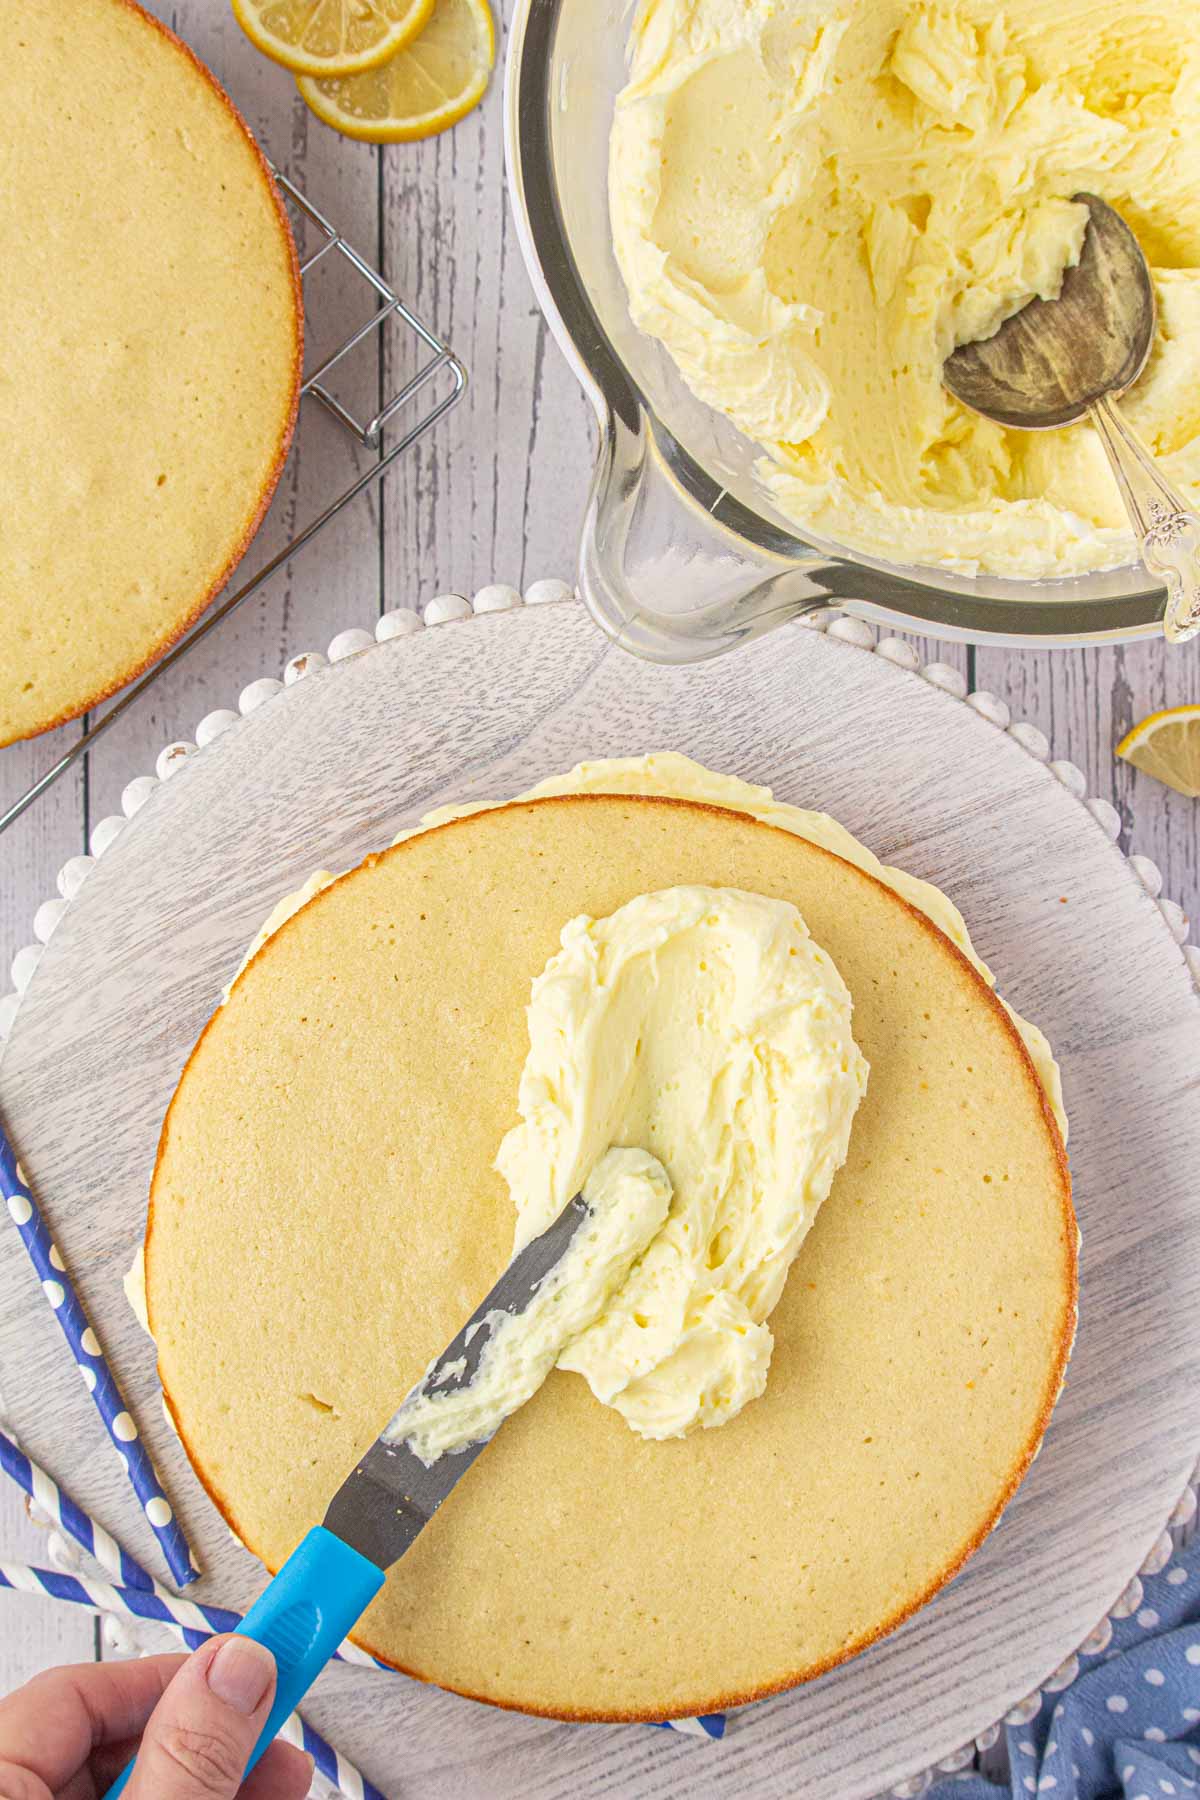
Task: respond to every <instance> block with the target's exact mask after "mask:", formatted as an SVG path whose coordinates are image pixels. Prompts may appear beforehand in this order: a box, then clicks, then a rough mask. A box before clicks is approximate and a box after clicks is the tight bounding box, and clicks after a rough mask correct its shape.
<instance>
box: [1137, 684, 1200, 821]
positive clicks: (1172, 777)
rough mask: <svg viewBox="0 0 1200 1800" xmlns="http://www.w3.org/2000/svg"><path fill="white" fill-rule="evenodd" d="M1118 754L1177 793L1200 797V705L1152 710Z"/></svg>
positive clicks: (1144, 773)
mask: <svg viewBox="0 0 1200 1800" xmlns="http://www.w3.org/2000/svg"><path fill="white" fill-rule="evenodd" d="M1117 755H1118V756H1121V757H1124V759H1125V761H1126V762H1127V763H1132V764H1133V766H1134V768H1135V769H1140V770H1141V771H1142V773H1143V775H1149V776H1152V777H1153V779H1154V780H1155V781H1162V782H1165V783H1166V785H1167V786H1168V787H1170V788H1174V789H1175V792H1176V793H1177V794H1186V795H1187V796H1188V798H1189V800H1196V799H1200V706H1172V707H1170V708H1169V709H1168V710H1167V711H1166V712H1156V713H1151V714H1150V717H1149V718H1148V719H1143V720H1142V722H1141V724H1140V725H1135V726H1134V728H1133V730H1132V731H1130V732H1127V733H1126V735H1125V736H1124V737H1123V738H1122V739H1121V741H1120V743H1119V744H1118V745H1117Z"/></svg>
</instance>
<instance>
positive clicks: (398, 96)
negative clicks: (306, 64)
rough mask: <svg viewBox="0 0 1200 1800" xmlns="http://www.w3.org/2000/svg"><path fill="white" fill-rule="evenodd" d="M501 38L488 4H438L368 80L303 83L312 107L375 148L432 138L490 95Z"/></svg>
mask: <svg viewBox="0 0 1200 1800" xmlns="http://www.w3.org/2000/svg"><path fill="white" fill-rule="evenodd" d="M495 56H496V32H495V28H494V26H493V24H492V15H491V12H490V10H489V8H488V4H487V0H435V3H434V8H433V12H432V14H431V15H430V19H429V23H428V24H427V25H426V26H425V28H424V30H423V31H422V32H421V33H420V35H419V36H418V37H415V38H414V39H413V40H412V42H411V43H409V44H406V45H405V46H404V48H403V49H402V50H400V51H398V52H397V54H396V55H395V56H393V57H392V58H391V59H390V60H389V61H388V62H386V63H384V64H383V65H382V66H381V67H380V68H377V69H369V70H368V71H367V72H366V73H365V74H362V75H348V76H337V77H331V78H330V79H328V80H314V79H311V78H310V77H308V76H307V75H300V76H297V78H296V85H297V86H298V87H299V89H300V92H301V93H302V94H303V96H304V98H305V100H306V101H307V103H308V105H309V106H310V107H311V108H312V110H313V112H315V113H316V115H317V117H318V119H323V120H324V121H325V123H326V125H332V126H334V127H335V129H336V130H338V131H342V132H344V133H345V134H346V136H347V137H354V138H366V139H368V140H369V142H371V143H373V144H392V143H399V142H409V141H411V140H412V139H414V138H426V137H432V136H433V135H434V133H435V132H438V131H446V130H447V129H448V128H449V127H450V126H451V125H455V124H457V123H458V121H459V119H461V118H462V117H463V116H464V114H466V113H469V112H470V110H471V108H472V107H473V106H477V105H478V104H479V102H480V101H481V100H482V99H483V96H484V94H485V93H486V92H487V84H488V77H489V76H490V74H491V72H492V63H493V62H494V61H495Z"/></svg>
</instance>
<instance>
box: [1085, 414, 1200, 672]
mask: <svg viewBox="0 0 1200 1800" xmlns="http://www.w3.org/2000/svg"><path fill="white" fill-rule="evenodd" d="M1088 418H1089V419H1090V420H1091V422H1092V424H1093V425H1094V426H1095V428H1096V430H1097V431H1098V432H1099V434H1100V442H1101V443H1102V444H1103V445H1104V448H1105V450H1106V451H1107V452H1108V460H1109V462H1110V463H1111V464H1112V470H1113V474H1114V475H1115V476H1116V478H1117V486H1118V487H1119V488H1120V490H1121V498H1122V500H1124V502H1125V510H1126V512H1127V513H1128V514H1129V522H1130V524H1131V525H1132V526H1133V529H1134V533H1135V535H1136V537H1137V542H1138V549H1139V551H1140V552H1141V558H1142V561H1143V562H1144V563H1145V565H1146V567H1147V569H1149V571H1150V573H1151V574H1152V575H1157V576H1159V577H1160V579H1161V580H1162V581H1163V582H1164V583H1165V585H1166V589H1167V606H1166V611H1165V613H1164V614H1163V635H1164V636H1165V637H1166V639H1167V640H1168V642H1169V643H1172V644H1181V643H1183V642H1184V640H1185V639H1186V638H1190V637H1195V636H1196V634H1197V632H1200V516H1197V514H1196V513H1194V512H1193V511H1192V509H1191V507H1190V506H1189V505H1188V503H1187V501H1186V500H1185V499H1184V497H1183V495H1182V494H1181V493H1180V492H1179V489H1178V488H1176V487H1172V485H1171V483H1170V482H1169V481H1168V480H1167V479H1166V477H1165V476H1164V475H1163V474H1161V472H1160V471H1159V470H1158V469H1157V468H1156V467H1155V464H1154V459H1153V457H1152V456H1151V455H1150V452H1149V451H1148V450H1147V449H1146V446H1145V445H1144V444H1143V443H1142V442H1141V440H1140V438H1138V437H1137V435H1136V434H1135V433H1134V432H1133V431H1132V430H1131V429H1130V426H1129V423H1128V421H1127V420H1126V419H1124V418H1123V417H1122V415H1121V413H1120V411H1119V410H1118V408H1117V404H1116V401H1115V400H1114V399H1113V398H1112V396H1111V394H1104V395H1102V396H1101V398H1100V399H1099V400H1097V401H1095V402H1094V403H1093V404H1092V405H1091V406H1090V407H1089V408H1088Z"/></svg>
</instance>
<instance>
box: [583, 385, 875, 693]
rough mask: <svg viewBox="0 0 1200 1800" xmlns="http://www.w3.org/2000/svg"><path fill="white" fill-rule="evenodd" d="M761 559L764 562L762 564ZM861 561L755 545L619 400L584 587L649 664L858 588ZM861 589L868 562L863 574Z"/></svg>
mask: <svg viewBox="0 0 1200 1800" xmlns="http://www.w3.org/2000/svg"><path fill="white" fill-rule="evenodd" d="M752 556H753V558H754V560H752ZM853 569H854V565H852V564H850V563H845V562H841V561H838V560H835V559H831V558H827V557H823V556H821V555H820V554H819V553H818V552H817V551H815V550H814V551H813V552H812V554H811V560H806V561H803V562H798V561H797V560H796V559H795V558H794V557H790V556H789V557H784V556H772V555H770V554H768V553H767V552H761V551H754V552H751V551H750V550H749V548H748V546H747V545H746V543H745V540H744V539H743V538H742V537H740V536H739V535H738V534H737V533H736V532H734V531H732V530H730V529H729V528H728V527H726V526H723V525H721V524H720V523H718V521H717V520H716V519H715V518H713V516H712V514H711V513H708V512H705V511H704V510H703V508H702V507H700V506H699V505H698V504H697V503H696V502H694V501H692V500H691V499H690V498H688V497H687V496H686V495H685V494H684V492H683V491H682V489H681V488H680V486H679V484H678V482H677V481H676V479H675V477H674V475H673V474H672V472H671V470H670V468H669V467H668V465H667V461H666V458H665V456H664V453H663V449H662V448H661V446H660V445H659V443H658V442H657V440H656V435H655V433H654V432H653V431H652V430H651V428H650V422H649V418H648V415H647V413H646V410H645V408H644V407H643V406H641V405H640V404H636V403H635V404H633V406H632V408H631V409H630V412H629V415H628V416H625V415H624V414H623V413H622V412H621V411H618V410H616V409H614V408H611V407H609V408H608V409H607V410H606V416H605V417H603V419H602V423H601V429H600V449H599V454H598V456H597V460H596V471H595V474H594V476H593V479H592V488H591V493H590V494H589V496H588V504H587V511H586V514H585V517H584V524H583V537H582V542H581V545H580V553H579V589H580V593H581V594H582V596H583V599H584V601H585V603H586V605H587V607H588V610H589V611H590V612H591V614H592V617H593V618H594V619H595V620H596V622H597V624H599V625H600V626H601V627H602V628H603V630H605V631H606V632H607V633H608V635H609V636H610V637H611V638H613V639H614V640H615V641H616V642H617V643H619V644H620V645H622V647H623V648H624V649H627V650H631V651H633V653H634V654H635V655H637V656H641V657H644V658H646V659H647V660H649V661H651V662H663V663H687V662H699V661H702V660H704V659H705V658H707V657H712V656H720V655H721V654H722V653H723V652H724V651H726V650H731V649H733V648H734V646H735V645H737V644H741V643H746V642H747V641H748V640H749V639H750V638H754V637H758V636H760V635H761V634H762V633H763V632H764V631H770V630H771V629H772V628H773V627H774V626H776V625H782V624H783V623H784V622H785V620H787V619H792V618H795V617H796V615H797V614H799V613H803V612H811V611H813V610H814V609H815V608H817V607H821V606H825V605H827V604H828V603H829V602H830V601H831V600H833V599H835V598H837V597H838V590H839V589H841V590H842V592H844V593H852V592H853V591H854V584H853V581H852V580H851V581H847V579H846V577H847V574H848V573H849V572H851V571H852V570H853ZM857 576H858V580H859V583H860V585H861V578H862V570H861V569H859V570H858V571H857Z"/></svg>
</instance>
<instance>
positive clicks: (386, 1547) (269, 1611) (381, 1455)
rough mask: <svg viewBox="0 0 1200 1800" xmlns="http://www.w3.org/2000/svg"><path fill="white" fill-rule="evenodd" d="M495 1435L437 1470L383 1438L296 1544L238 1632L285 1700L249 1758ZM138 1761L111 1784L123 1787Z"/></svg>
mask: <svg viewBox="0 0 1200 1800" xmlns="http://www.w3.org/2000/svg"><path fill="white" fill-rule="evenodd" d="M587 1217H588V1207H587V1204H586V1202H585V1201H584V1198H583V1196H582V1194H576V1196H575V1198H574V1199H573V1200H569V1201H568V1202H567V1204H566V1206H564V1208H563V1210H562V1212H560V1213H559V1215H558V1217H557V1219H555V1221H554V1223H553V1224H552V1225H550V1226H548V1227H547V1229H546V1230H545V1231H543V1233H542V1234H541V1236H540V1237H535V1238H534V1239H533V1240H532V1241H531V1242H530V1243H528V1244H526V1246H525V1248H524V1249H523V1250H522V1251H521V1252H520V1254H519V1255H518V1256H516V1257H514V1258H513V1261H512V1262H511V1263H510V1264H509V1265H508V1267H507V1269H505V1271H504V1273H503V1275H502V1276H501V1277H500V1279H499V1281H498V1282H497V1283H496V1285H495V1287H494V1288H493V1289H492V1291H491V1293H490V1294H489V1295H488V1296H487V1298H486V1299H485V1300H483V1301H482V1302H481V1303H480V1305H479V1306H477V1307H476V1309H475V1311H474V1312H473V1313H472V1315H471V1317H470V1318H469V1319H468V1320H467V1323H466V1324H465V1325H464V1326H463V1328H462V1330H461V1331H460V1332H459V1334H458V1336H457V1337H456V1338H455V1339H454V1342H453V1343H452V1344H450V1345H449V1346H448V1347H447V1348H446V1349H445V1350H444V1351H443V1352H442V1354H441V1356H439V1357H438V1359H437V1361H436V1362H435V1363H433V1364H432V1365H431V1366H430V1368H429V1369H428V1370H427V1371H426V1373H425V1374H424V1375H423V1376H422V1378H421V1380H420V1381H419V1382H418V1383H417V1385H416V1387H415V1388H414V1389H413V1390H412V1393H413V1394H414V1395H416V1394H422V1393H426V1392H430V1391H432V1390H433V1389H435V1388H436V1389H437V1391H438V1392H439V1393H446V1392H449V1391H451V1390H453V1389H455V1388H461V1387H466V1386H468V1385H469V1383H470V1382H471V1380H472V1379H473V1377H474V1376H475V1374H476V1372H477V1370H478V1368H479V1363H480V1359H481V1357H482V1355H483V1352H484V1350H485V1348H486V1347H487V1344H488V1341H489V1339H490V1337H491V1335H492V1331H493V1328H494V1325H495V1320H496V1315H497V1314H498V1313H508V1314H515V1313H522V1312H524V1311H525V1309H526V1308H527V1307H528V1305H529V1303H530V1301H531V1300H532V1299H533V1297H534V1295H535V1294H536V1292H537V1290H538V1287H539V1285H540V1283H541V1282H542V1281H543V1280H544V1279H545V1277H546V1276H547V1275H548V1274H549V1273H550V1271H551V1269H553V1268H554V1267H555V1265H556V1264H557V1263H558V1262H559V1260H560V1259H561V1257H562V1256H563V1255H564V1254H565V1252H566V1250H567V1248H568V1246H569V1245H570V1242H571V1240H572V1238H573V1237H574V1235H575V1233H576V1231H577V1230H578V1228H579V1226H580V1225H581V1224H582V1223H583V1221H584V1219H586V1218H587ZM486 1447H487V1446H486V1442H483V1443H478V1444H468V1445H467V1446H466V1448H465V1449H462V1450H455V1451H451V1452H449V1453H447V1454H446V1455H443V1456H440V1457H439V1458H438V1460H437V1461H436V1462H435V1463H433V1464H432V1465H431V1466H430V1467H429V1468H426V1466H425V1464H424V1463H423V1462H421V1460H420V1458H419V1457H417V1456H414V1454H413V1453H412V1451H411V1450H410V1449H408V1447H407V1445H405V1444H403V1443H396V1444H391V1443H385V1442H384V1439H383V1438H382V1437H379V1438H376V1440H375V1442H374V1443H373V1444H372V1445H371V1448H370V1449H369V1450H368V1451H367V1453H366V1455H365V1456H364V1457H363V1459H362V1461H361V1462H360V1463H359V1464H358V1467H357V1468H356V1469H354V1470H353V1471H352V1472H351V1474H350V1475H349V1476H348V1477H347V1478H346V1480H345V1481H344V1482H343V1483H342V1485H341V1487H340V1488H339V1489H338V1491H337V1493H336V1494H335V1495H334V1496H333V1499H332V1500H331V1501H330V1504H329V1510H328V1511H327V1512H326V1514H325V1523H324V1524H323V1525H316V1526H314V1527H313V1529H312V1530H311V1531H310V1532H309V1533H308V1536H307V1537H305V1538H304V1539H302V1541H301V1542H300V1543H299V1544H298V1545H297V1546H296V1549H295V1550H294V1551H293V1552H292V1554H291V1556H289V1557H288V1560H287V1561H286V1562H285V1563H284V1565H283V1567H282V1569H280V1571H279V1573H278V1575H276V1577H275V1579H274V1580H273V1581H272V1582H271V1584H270V1586H269V1587H268V1588H267V1590H266V1592H265V1593H264V1594H262V1595H261V1597H260V1598H259V1599H258V1600H257V1601H255V1603H254V1605H253V1606H252V1607H251V1609H250V1611H249V1612H248V1613H247V1614H246V1617H245V1618H244V1619H243V1620H242V1623H241V1624H240V1625H239V1626H238V1632H239V1633H240V1634H241V1636H243V1637H252V1638H256V1639H257V1641H258V1642H259V1643H260V1644H265V1645H266V1646H267V1648H268V1650H270V1651H271V1653H272V1655H273V1656H274V1658H275V1662H276V1666H277V1669H278V1681H277V1685H276V1689H275V1704H274V1705H273V1706H272V1708H271V1712H270V1716H269V1717H268V1719H267V1722H266V1724H265V1725H264V1726H263V1730H262V1735H261V1737H260V1738H259V1740H258V1742H257V1744H256V1745H255V1746H254V1752H253V1755H252V1756H251V1758H250V1761H249V1762H248V1763H247V1764H246V1773H247V1774H249V1772H250V1770H251V1769H252V1768H253V1767H254V1765H255V1763H256V1762H257V1761H258V1759H259V1757H260V1756H261V1755H262V1753H263V1751H264V1750H265V1749H266V1748H267V1745H268V1744H269V1743H270V1742H271V1740H272V1739H273V1738H274V1736H275V1734H276V1732H277V1731H278V1730H279V1727H280V1726H281V1725H282V1724H283V1722H284V1720H285V1719H286V1718H287V1716H288V1714H289V1713H291V1712H294V1711H295V1709H296V1707H297V1706H298V1705H299V1703H300V1701H301V1700H302V1699H303V1697H304V1695H305V1694H306V1693H307V1692H308V1690H309V1688H310V1687H311V1686H312V1684H313V1682H314V1681H315V1680H316V1678H317V1676H318V1675H319V1674H320V1672H321V1670H322V1669H323V1668H324V1667H325V1664H326V1663H327V1662H328V1661H329V1658H330V1657H331V1656H332V1655H333V1653H334V1651H335V1650H336V1649H337V1648H338V1645H339V1644H340V1643H341V1642H342V1639H343V1638H344V1637H345V1636H346V1635H347V1633H348V1632H349V1631H350V1630H351V1629H352V1628H353V1626H354V1625H355V1624H356V1623H357V1621H358V1620H359V1619H360V1618H361V1616H362V1614H363V1613H364V1612H365V1611H366V1609H367V1607H368V1606H369V1605H370V1603H371V1601H372V1600H373V1599H374V1598H375V1596H376V1594H377V1593H378V1592H379V1590H380V1588H381V1587H382V1586H383V1579H384V1574H385V1572H386V1571H387V1570H388V1569H390V1568H391V1566H392V1564H393V1563H394V1562H398V1561H399V1559H400V1558H401V1557H402V1556H403V1555H404V1552H405V1551H406V1550H407V1549H408V1548H409V1546H410V1545H411V1544H412V1543H413V1541H414V1539H415V1538H416V1537H417V1534H418V1533H419V1532H420V1531H422V1530H423V1529H424V1527H425V1526H426V1525H427V1524H428V1523H429V1521H430V1519H432V1517H433V1515H434V1513H435V1512H436V1511H437V1509H438V1507H439V1506H440V1505H441V1504H442V1501H443V1500H444V1499H445V1498H446V1496H447V1495H448V1494H449V1493H450V1491H451V1490H452V1488H453V1487H454V1486H455V1484H456V1482H458V1481H459V1480H461V1478H462V1477H463V1476H464V1475H465V1474H466V1472H467V1470H468V1469H469V1468H470V1466H471V1464H472V1463H473V1462H474V1461H475V1458H476V1457H477V1456H478V1455H479V1453H480V1451H481V1450H484V1449H486ZM133 1767H134V1765H133V1763H130V1765H129V1767H128V1768H127V1769H126V1770H125V1771H124V1773H123V1774H122V1775H121V1777H120V1779H119V1780H118V1781H117V1783H116V1785H115V1786H114V1787H112V1788H110V1790H109V1800H112V1796H113V1795H116V1794H119V1793H121V1792H122V1791H123V1789H124V1787H125V1784H126V1782H127V1781H128V1780H129V1777H130V1775H131V1774H132V1772H133Z"/></svg>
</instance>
